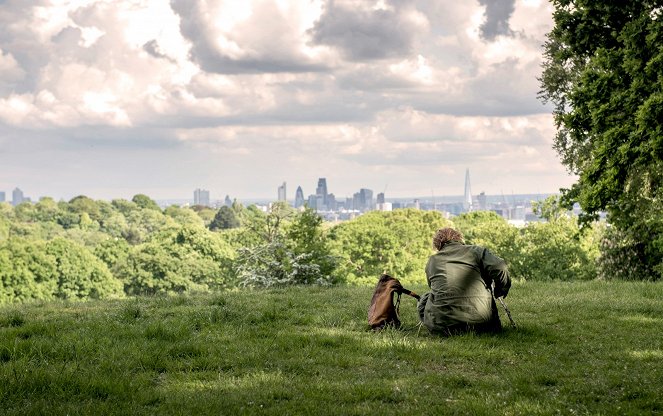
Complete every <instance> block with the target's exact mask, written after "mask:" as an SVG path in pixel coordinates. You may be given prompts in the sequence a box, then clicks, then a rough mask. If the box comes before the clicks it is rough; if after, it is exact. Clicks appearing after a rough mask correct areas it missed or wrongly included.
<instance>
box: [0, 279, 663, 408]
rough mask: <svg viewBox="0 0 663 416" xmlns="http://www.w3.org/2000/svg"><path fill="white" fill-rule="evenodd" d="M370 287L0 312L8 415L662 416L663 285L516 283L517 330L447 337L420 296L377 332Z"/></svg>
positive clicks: (1, 397) (2, 404)
mask: <svg viewBox="0 0 663 416" xmlns="http://www.w3.org/2000/svg"><path fill="white" fill-rule="evenodd" d="M415 289H423V288H415ZM420 291H421V292H423V290H420ZM371 293H372V288H350V287H334V288H299V287H298V288H293V289H287V290H283V289H279V290H266V291H240V292H227V293H221V294H213V295H195V296H178V297H163V298H159V297H157V298H140V299H127V300H116V301H104V302H101V301H100V302H88V303H66V302H53V303H34V304H25V305H10V306H2V307H0V380H1V381H2V382H1V383H0V409H2V410H1V411H0V413H2V414H7V415H26V414H77V415H84V414H94V415H98V414H123V415H124V414H138V415H140V414H149V415H153V414H187V415H188V414H233V415H234V414H278V415H284V414H323V415H324V414H330V415H331V414H334V415H336V414H368V413H375V414H491V415H494V414H505V415H520V414H522V415H525V414H526V415H529V414H543V415H548V414H550V415H552V414H560V413H561V414H655V413H663V395H661V394H660V389H661V387H662V386H663V337H662V336H661V332H660V330H661V328H662V327H663V325H662V324H663V302H661V299H663V285H660V284H658V285H657V284H652V283H633V282H578V283H532V282H530V283H522V284H516V285H515V287H514V288H513V289H512V292H511V295H510V296H509V297H508V298H507V302H508V304H509V307H510V309H511V311H512V314H513V317H514V319H515V320H516V323H517V324H518V325H519V327H518V329H516V330H513V329H510V328H507V329H506V330H505V331H504V332H503V333H502V334H500V335H497V336H490V335H472V334H468V335H462V336H457V337H453V338H446V339H445V338H438V337H434V336H431V335H428V334H427V332H426V330H425V329H421V330H420V329H419V328H418V326H417V325H416V323H417V317H416V308H415V302H414V300H413V299H411V298H403V301H402V304H401V315H402V320H403V322H404V328H403V329H402V330H385V331H383V332H380V333H373V332H371V331H368V330H367V324H366V310H367V307H368V302H369V300H370V296H371ZM501 312H502V311H501ZM502 321H503V325H504V326H505V327H506V325H507V323H508V320H507V319H506V317H505V316H502Z"/></svg>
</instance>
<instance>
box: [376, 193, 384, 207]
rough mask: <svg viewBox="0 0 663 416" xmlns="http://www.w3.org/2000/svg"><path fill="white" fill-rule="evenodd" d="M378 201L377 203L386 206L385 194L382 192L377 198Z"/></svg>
mask: <svg viewBox="0 0 663 416" xmlns="http://www.w3.org/2000/svg"><path fill="white" fill-rule="evenodd" d="M376 199H377V201H376V203H377V204H378V205H379V204H384V192H380V193H379V194H378V196H377V198H376Z"/></svg>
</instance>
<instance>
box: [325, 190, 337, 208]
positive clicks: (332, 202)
mask: <svg viewBox="0 0 663 416" xmlns="http://www.w3.org/2000/svg"><path fill="white" fill-rule="evenodd" d="M336 208H337V204H336V196H335V195H334V194H328V195H327V209H328V210H329V211H336Z"/></svg>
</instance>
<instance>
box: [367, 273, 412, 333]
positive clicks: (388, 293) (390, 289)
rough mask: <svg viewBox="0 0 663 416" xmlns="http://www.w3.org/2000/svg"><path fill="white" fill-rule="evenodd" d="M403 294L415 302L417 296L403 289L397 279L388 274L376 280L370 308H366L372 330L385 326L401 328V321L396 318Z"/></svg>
mask: <svg viewBox="0 0 663 416" xmlns="http://www.w3.org/2000/svg"><path fill="white" fill-rule="evenodd" d="M394 293H395V294H396V301H395V302H394ZM402 293H405V294H406V295H410V296H412V297H414V298H416V299H417V300H418V299H419V295H417V294H416V293H414V292H412V291H410V290H407V289H405V288H404V287H403V286H402V285H401V282H399V281H398V279H395V278H393V277H391V276H389V275H388V274H383V275H382V276H380V279H379V280H378V284H377V285H376V286H375V291H374V292H373V298H372V299H371V306H370V307H369V308H368V324H369V325H370V326H371V328H373V329H382V328H384V327H385V326H387V325H392V326H394V327H395V328H398V327H400V326H401V321H400V319H399V317H398V310H399V306H400V303H401V294H402Z"/></svg>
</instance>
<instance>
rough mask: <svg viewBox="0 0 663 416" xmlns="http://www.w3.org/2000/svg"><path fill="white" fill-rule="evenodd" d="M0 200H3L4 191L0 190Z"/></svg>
mask: <svg viewBox="0 0 663 416" xmlns="http://www.w3.org/2000/svg"><path fill="white" fill-rule="evenodd" d="M0 202H5V191H0Z"/></svg>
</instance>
